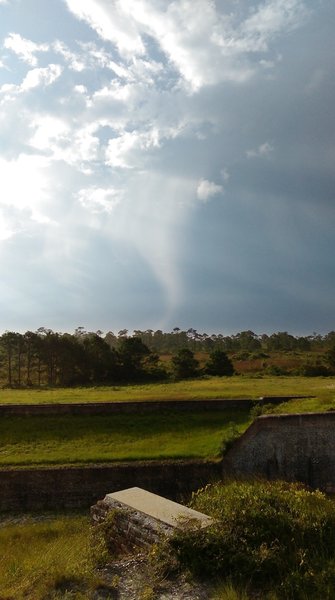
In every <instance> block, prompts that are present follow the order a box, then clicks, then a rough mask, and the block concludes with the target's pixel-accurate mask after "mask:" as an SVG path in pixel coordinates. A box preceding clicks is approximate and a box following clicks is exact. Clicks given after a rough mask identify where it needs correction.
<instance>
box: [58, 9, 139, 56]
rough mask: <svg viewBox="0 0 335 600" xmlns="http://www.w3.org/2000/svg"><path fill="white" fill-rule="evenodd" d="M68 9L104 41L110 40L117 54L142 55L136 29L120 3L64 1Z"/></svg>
mask: <svg viewBox="0 0 335 600" xmlns="http://www.w3.org/2000/svg"><path fill="white" fill-rule="evenodd" d="M66 2H67V5H68V7H69V9H70V10H71V11H72V12H73V13H74V14H75V15H76V16H77V17H79V19H83V20H85V21H87V22H88V23H89V24H90V25H91V26H92V27H93V28H94V29H95V30H96V31H97V32H98V33H99V35H100V36H101V37H102V38H103V39H106V40H112V41H113V42H114V43H115V44H116V46H117V48H118V50H119V52H120V53H121V54H122V55H124V56H126V57H131V56H133V55H134V54H135V55H141V54H144V52H145V48H144V44H143V42H142V39H141V36H140V35H139V33H138V31H137V28H136V26H135V24H134V22H133V21H132V20H129V19H128V18H127V16H126V15H125V14H124V11H123V10H122V8H121V6H120V4H121V3H120V2H115V1H114V2H113V1H112V2H110V1H109V0H108V1H107V0H105V1H104V0H101V1H100V2H96V1H95V0H81V2H80V3H78V1H77V0H66Z"/></svg>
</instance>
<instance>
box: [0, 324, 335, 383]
mask: <svg viewBox="0 0 335 600" xmlns="http://www.w3.org/2000/svg"><path fill="white" fill-rule="evenodd" d="M334 348H335V332H333V331H332V332H330V333H328V334H326V335H324V336H320V335H318V334H313V335H312V336H307V337H295V336H293V335H290V334H289V333H287V332H278V333H274V334H272V335H266V334H262V335H256V334H255V333H254V332H252V331H242V332H240V333H237V334H236V335H231V336H223V335H221V334H218V335H216V334H212V335H210V336H209V335H207V334H206V333H202V334H200V333H198V332H197V331H196V330H195V329H188V330H187V331H182V330H180V329H179V328H177V327H176V328H174V329H173V331H172V332H169V333H163V332H162V331H161V330H158V331H153V330H146V331H141V330H134V332H133V333H132V334H131V335H130V334H129V332H128V330H126V329H122V330H121V331H119V332H118V333H117V334H114V333H113V332H111V331H109V332H107V333H106V334H105V335H104V334H103V332H101V331H97V332H88V331H86V330H85V329H84V328H83V327H78V328H77V329H76V330H75V332H74V333H73V334H70V333H57V332H54V331H52V330H51V329H47V328H45V327H40V328H39V329H38V330H37V331H35V332H32V331H27V332H26V333H23V334H22V333H17V332H12V331H6V332H5V333H3V334H2V335H1V336H0V381H1V384H2V385H8V386H9V387H31V386H37V387H40V386H45V385H48V386H75V385H92V384H98V385H101V384H110V383H117V382H135V381H144V380H145V381H158V380H163V379H166V378H168V377H174V378H186V377H195V376H197V375H202V374H209V375H228V376H229V375H232V374H233V372H234V368H233V364H232V361H231V357H235V358H238V353H243V352H244V353H256V354H257V352H258V353H259V352H261V351H263V352H264V351H267V352H269V351H270V352H273V351H279V352H280V351H285V352H286V351H302V352H304V351H310V350H317V351H320V350H321V351H324V352H325V354H327V356H328V357H329V356H331V353H332V352H335V351H334V350H332V349H334ZM196 352H204V353H206V355H208V360H207V362H206V363H205V364H204V365H203V366H202V367H200V365H199V362H198V360H197V359H196V357H195V353H196ZM164 353H169V354H171V355H172V357H171V360H170V362H169V363H167V362H165V363H162V362H161V360H160V357H161V356H162V355H163V354H164ZM334 364H335V359H334ZM325 368H328V367H325ZM328 372H329V370H328ZM311 374H313V373H311ZM320 374H322V373H320ZM325 374H326V373H325Z"/></svg>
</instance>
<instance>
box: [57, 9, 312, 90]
mask: <svg viewBox="0 0 335 600" xmlns="http://www.w3.org/2000/svg"><path fill="white" fill-rule="evenodd" d="M66 2H67V6H68V8H69V10H71V11H72V12H73V13H74V14H75V15H76V16H77V17H78V18H80V19H83V20H85V21H86V22H87V23H88V24H89V25H90V26H91V27H92V28H93V29H95V31H96V32H97V33H98V34H99V35H100V36H101V37H102V38H103V39H105V40H108V41H110V42H112V43H114V44H115V46H116V48H117V50H118V52H119V53H120V56H121V57H123V58H124V59H126V60H128V61H130V62H131V60H134V58H135V59H136V58H138V57H143V56H145V55H146V54H147V53H148V48H147V45H146V42H145V40H146V38H147V36H150V37H151V38H152V39H154V40H155V42H156V44H158V45H159V47H160V49H161V51H162V52H163V53H164V54H165V56H166V57H167V59H168V60H169V61H170V63H171V64H172V65H174V67H175V69H176V70H177V71H178V73H179V75H180V77H181V78H182V79H183V80H184V81H185V82H186V83H187V84H189V86H190V90H191V91H197V90H199V89H201V88H202V87H203V86H205V85H213V84H216V83H217V82H218V81H232V82H235V83H243V82H246V81H248V80H249V79H250V78H251V77H252V76H253V75H254V74H255V73H256V72H257V70H259V69H263V68H264V65H265V64H266V63H264V62H263V64H261V63H260V62H259V61H258V62H257V61H255V60H253V58H252V55H253V54H255V53H260V52H262V53H266V52H268V50H269V46H270V44H271V42H272V41H273V40H274V38H276V37H277V36H278V35H279V34H281V33H282V32H285V33H286V32H287V31H288V30H289V29H292V28H295V27H297V26H298V25H299V24H300V23H301V21H302V19H303V17H304V16H305V14H306V9H305V5H304V3H303V2H302V0H267V1H265V2H263V3H259V4H258V5H257V6H256V8H255V10H254V12H253V14H252V15H251V16H250V14H248V15H243V12H242V13H241V14H240V15H239V18H238V17H237V15H238V11H237V10H236V14H234V13H233V12H228V11H227V12H224V11H223V10H222V8H221V7H220V6H219V5H216V4H215V3H214V2H211V1H209V0H179V1H173V2H168V3H159V2H158V3H157V2H153V0H113V1H109V0H108V1H107V0H85V1H83V2H81V3H78V2H76V0H66ZM263 60H265V59H263ZM270 64H274V63H273V62H272V63H271V61H268V62H267V65H268V66H269V65H270Z"/></svg>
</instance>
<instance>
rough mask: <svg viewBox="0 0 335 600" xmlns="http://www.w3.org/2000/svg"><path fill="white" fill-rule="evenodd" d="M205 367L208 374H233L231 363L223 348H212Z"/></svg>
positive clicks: (220, 375)
mask: <svg viewBox="0 0 335 600" xmlns="http://www.w3.org/2000/svg"><path fill="white" fill-rule="evenodd" d="M205 369H206V373H208V375H218V376H219V377H222V376H223V375H226V376H228V377H230V376H231V375H233V374H234V367H233V363H232V362H231V360H230V358H229V357H228V356H227V354H226V353H225V352H223V350H213V352H211V353H210V355H209V359H208V361H207V362H206V367H205Z"/></svg>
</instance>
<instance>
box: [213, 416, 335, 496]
mask: <svg viewBox="0 0 335 600" xmlns="http://www.w3.org/2000/svg"><path fill="white" fill-rule="evenodd" d="M222 464H223V474H224V476H234V477H236V476H237V477H240V476H243V477H245V476H246V477H250V476H257V475H260V476H262V477H266V478H268V479H284V480H287V481H301V482H303V483H305V484H307V485H309V486H311V487H312V488H319V489H321V490H324V491H326V492H329V493H335V412H327V413H307V414H296V415H295V414H292V415H266V416H262V417H259V418H258V419H256V420H255V421H254V423H253V424H252V425H251V426H250V427H249V429H248V430H247V431H246V432H245V433H244V434H243V435H242V436H241V438H240V439H239V440H237V442H235V444H234V445H233V446H232V448H231V449H230V451H229V452H228V453H227V455H226V456H225V457H224V460H223V463H222Z"/></svg>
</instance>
